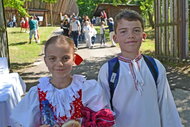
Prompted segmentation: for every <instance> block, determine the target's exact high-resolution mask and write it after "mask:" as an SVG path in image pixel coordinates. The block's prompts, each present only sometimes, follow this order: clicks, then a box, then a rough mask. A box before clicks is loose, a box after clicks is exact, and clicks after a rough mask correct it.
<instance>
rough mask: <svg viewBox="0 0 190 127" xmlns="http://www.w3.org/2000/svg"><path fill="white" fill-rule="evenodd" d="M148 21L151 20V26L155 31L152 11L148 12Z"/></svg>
mask: <svg viewBox="0 0 190 127" xmlns="http://www.w3.org/2000/svg"><path fill="white" fill-rule="evenodd" d="M148 19H149V23H150V26H151V27H152V29H154V21H153V16H152V14H151V12H150V11H148Z"/></svg>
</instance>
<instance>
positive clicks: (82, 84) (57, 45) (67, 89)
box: [11, 35, 114, 127]
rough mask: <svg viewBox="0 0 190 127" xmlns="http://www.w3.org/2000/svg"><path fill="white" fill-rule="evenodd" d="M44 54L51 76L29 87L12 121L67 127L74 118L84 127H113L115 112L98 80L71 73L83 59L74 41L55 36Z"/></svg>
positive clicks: (26, 126)
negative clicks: (75, 47)
mask: <svg viewBox="0 0 190 127" xmlns="http://www.w3.org/2000/svg"><path fill="white" fill-rule="evenodd" d="M44 54H45V56H44V61H45V64H46V66H47V68H48V70H49V72H50V73H51V76H50V77H42V78H40V79H39V83H38V84H37V86H34V87H32V88H31V89H30V90H29V92H28V93H27V95H26V96H25V97H24V98H23V99H22V100H21V102H20V103H19V104H18V105H17V106H16V108H15V109H14V110H13V112H12V115H11V120H12V121H11V122H12V123H13V124H15V125H17V126H18V127H21V126H22V127H61V126H62V127H63V126H64V127H68V126H66V124H68V122H71V121H74V122H77V123H78V124H79V125H81V126H82V127H112V126H113V124H114V116H113V112H112V111H111V110H110V109H108V108H107V106H108V102H107V100H106V99H105V96H104V95H103V93H102V92H103V91H102V88H101V87H100V85H98V82H97V81H96V80H87V79H86V78H85V77H84V76H82V75H76V74H74V75H72V74H71V72H72V69H73V66H74V65H79V64H80V63H81V62H82V59H81V57H80V56H79V55H77V54H76V53H74V42H73V40H72V39H70V38H69V37H67V36H64V35H58V36H53V37H51V38H50V39H49V40H48V41H47V42H46V43H45V48H44ZM71 126H72V124H71ZM71 126H69V127H71ZM14 127H15V126H14ZM72 127H73V126H72ZM77 127H78V126H77Z"/></svg>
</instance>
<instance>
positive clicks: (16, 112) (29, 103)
mask: <svg viewBox="0 0 190 127" xmlns="http://www.w3.org/2000/svg"><path fill="white" fill-rule="evenodd" d="M10 119H11V120H12V121H13V122H12V123H13V127H17V126H18V125H21V126H22V127H37V126H39V125H40V109H39V99H38V90H37V87H36V86H34V87H32V88H31V89H30V91H29V92H28V93H27V95H26V96H25V97H24V98H23V99H22V100H21V101H20V103H19V104H18V105H17V106H16V107H15V108H14V109H13V111H12V113H11V116H10Z"/></svg>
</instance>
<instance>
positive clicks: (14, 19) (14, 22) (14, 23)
mask: <svg viewBox="0 0 190 127" xmlns="http://www.w3.org/2000/svg"><path fill="white" fill-rule="evenodd" d="M12 21H13V27H16V26H17V23H16V15H15V14H14V15H13V19H12Z"/></svg>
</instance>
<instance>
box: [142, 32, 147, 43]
mask: <svg viewBox="0 0 190 127" xmlns="http://www.w3.org/2000/svg"><path fill="white" fill-rule="evenodd" d="M146 37H147V34H146V33H145V32H143V37H142V41H144V40H145V39H146Z"/></svg>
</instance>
